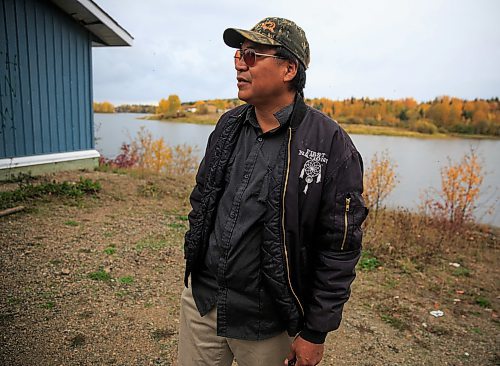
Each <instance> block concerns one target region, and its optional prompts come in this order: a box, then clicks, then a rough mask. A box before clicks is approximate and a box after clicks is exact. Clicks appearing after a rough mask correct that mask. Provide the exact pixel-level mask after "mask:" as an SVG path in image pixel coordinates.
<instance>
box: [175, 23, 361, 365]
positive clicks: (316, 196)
mask: <svg viewBox="0 0 500 366" xmlns="http://www.w3.org/2000/svg"><path fill="white" fill-rule="evenodd" d="M223 38H224V42H225V43H226V44H227V45H228V46H229V47H233V48H236V53H235V69H236V79H237V86H238V98H239V99H241V100H243V101H245V102H246V103H247V104H245V105H243V106H239V107H237V108H235V109H233V110H231V111H229V112H227V113H226V114H224V115H223V116H222V117H221V118H220V120H219V122H218V123H217V126H216V127H215V130H214V132H213V133H212V134H211V135H210V138H209V141H208V146H207V149H206V153H205V157H204V159H203V161H202V162H201V164H200V168H199V171H198V173H197V176H196V186H195V188H194V190H193V192H192V194H191V198H190V199H191V205H192V208H193V209H192V211H191V213H190V214H189V224H190V228H189V231H188V232H187V233H186V240H185V258H186V273H185V285H186V288H185V289H184V291H183V294H182V298H181V321H180V322H181V324H180V332H179V364H180V365H231V363H232V361H233V358H234V359H236V362H237V363H238V365H240V366H242V365H265V366H267V365H282V364H288V365H292V364H296V365H300V366H304V365H316V364H318V363H319V362H320V360H321V358H322V356H323V343H324V340H325V337H326V335H327V333H328V332H329V331H332V330H335V329H337V328H338V327H339V324H340V320H341V316H342V309H343V305H344V303H345V302H346V301H347V299H348V298H349V294H350V285H351V282H352V281H353V280H354V277H355V272H354V267H355V265H356V263H357V261H358V259H359V256H360V252H361V236H362V233H361V228H360V225H361V223H362V222H363V220H364V219H365V217H366V214H367V210H366V208H365V206H364V204H363V200H362V198H361V193H362V190H363V187H362V181H363V177H362V175H363V172H362V170H363V168H362V161H361V157H360V155H359V153H358V152H357V150H356V149H355V147H354V145H353V143H352V141H351V139H350V138H349V137H348V135H347V134H346V133H345V132H344V131H343V130H342V129H341V128H340V127H339V125H338V124H337V123H336V122H335V121H333V120H332V119H330V118H328V117H327V116H325V115H324V114H322V113H321V112H319V111H317V110H314V109H312V108H310V107H309V106H307V105H306V104H305V103H304V99H303V88H304V85H305V79H306V74H305V70H306V68H307V67H308V65H309V59H310V55H309V44H308V42H307V39H306V36H305V34H304V31H303V30H302V29H301V28H299V27H298V26H297V25H296V24H295V23H293V22H291V21H289V20H286V19H282V18H266V19H264V20H263V21H261V22H259V23H258V24H257V25H256V26H255V27H254V28H252V29H251V30H250V31H248V30H242V29H234V28H229V29H226V31H225V32H224V36H223ZM189 276H191V286H190V287H189V286H188V280H189Z"/></svg>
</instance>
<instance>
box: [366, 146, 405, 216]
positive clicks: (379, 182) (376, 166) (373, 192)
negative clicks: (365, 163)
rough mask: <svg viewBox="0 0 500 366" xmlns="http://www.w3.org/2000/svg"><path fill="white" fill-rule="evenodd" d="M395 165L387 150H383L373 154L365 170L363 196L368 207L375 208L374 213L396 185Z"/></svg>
mask: <svg viewBox="0 0 500 366" xmlns="http://www.w3.org/2000/svg"><path fill="white" fill-rule="evenodd" d="M396 167H397V165H396V163H394V162H393V161H392V160H391V159H390V157H389V154H388V152H387V151H383V152H382V153H381V154H380V155H379V154H378V153H375V154H374V155H373V158H372V160H371V163H370V167H369V168H368V169H367V170H366V172H365V175H364V193H363V198H364V199H365V203H366V206H367V207H368V208H369V209H375V214H377V212H378V210H379V208H381V206H382V203H383V202H384V200H385V199H386V198H387V196H389V194H390V193H391V191H392V190H393V189H394V187H395V186H396V183H397V181H396V172H395V168H396Z"/></svg>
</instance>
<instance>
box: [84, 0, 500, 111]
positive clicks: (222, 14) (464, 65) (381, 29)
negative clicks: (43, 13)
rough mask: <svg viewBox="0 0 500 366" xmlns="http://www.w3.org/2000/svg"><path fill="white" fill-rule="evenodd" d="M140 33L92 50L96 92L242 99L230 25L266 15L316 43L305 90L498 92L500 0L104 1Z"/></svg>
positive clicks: (134, 98) (333, 94)
mask: <svg viewBox="0 0 500 366" xmlns="http://www.w3.org/2000/svg"><path fill="white" fill-rule="evenodd" d="M96 1H97V3H98V4H99V5H100V6H101V7H102V8H103V9H104V10H105V11H106V12H108V14H109V15H110V16H112V17H113V18H114V19H115V20H116V21H118V23H119V24H120V25H122V26H123V27H124V28H125V29H127V30H128V31H129V32H130V33H131V34H132V36H133V37H134V38H135V40H134V45H133V47H131V48H99V49H94V54H93V60H94V99H95V100H110V101H112V102H114V103H117V104H120V103H137V102H156V101H158V100H159V99H160V98H164V97H166V96H168V95H169V94H178V95H179V96H180V98H181V100H183V101H187V100H197V99H211V98H233V97H235V96H236V85H235V72H234V69H233V68H234V64H233V59H232V56H233V50H231V49H229V48H228V47H226V46H225V45H224V43H223V41H222V33H223V31H224V29H225V28H227V27H241V28H249V27H251V26H252V25H254V24H255V23H256V22H257V21H259V20H260V19H262V18H264V17H266V16H282V17H285V18H289V19H292V20H294V21H296V23H297V24H299V25H300V26H302V28H304V30H305V31H306V34H307V36H308V39H309V43H310V45H311V52H312V55H311V66H310V68H309V70H308V80H307V85H306V89H305V92H306V96H308V97H320V96H325V97H330V98H348V97H351V96H354V97H362V96H369V97H385V98H399V97H405V96H414V97H416V98H417V99H420V100H422V99H433V98H434V97H435V96H438V95H442V94H448V95H454V96H458V97H463V98H476V97H492V96H498V95H499V94H500V71H499V69H498V66H497V65H499V64H500V50H499V48H498V47H497V45H498V44H500V27H498V25H497V20H496V14H499V13H500V2H497V1H495V0H490V1H487V0H482V1H475V2H473V1H459V2H457V1H451V0H423V1H419V2H410V1H396V0H391V1H390V0H386V1H377V2H374V1H370V0H364V1H359V0H357V1H347V0H343V1H334V2H333V1H316V0H310V1H308V2H306V3H304V2H303V1H298V0H290V1H284V0H283V1H282V0H278V1H273V2H269V1H254V2H253V3H252V6H249V5H248V4H244V5H243V4H241V3H237V2H234V1H225V0H224V1H210V2H200V1H194V0H188V1H182V2H179V1H173V0H169V1H164V0H163V1H160V0H149V1H145V2H137V1H132V0H124V1H117V0H96Z"/></svg>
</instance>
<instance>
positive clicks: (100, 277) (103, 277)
mask: <svg viewBox="0 0 500 366" xmlns="http://www.w3.org/2000/svg"><path fill="white" fill-rule="evenodd" d="M89 278H90V279H91V280H94V281H109V280H111V275H110V274H109V273H108V272H106V271H105V270H103V269H100V270H98V271H96V272H92V273H89Z"/></svg>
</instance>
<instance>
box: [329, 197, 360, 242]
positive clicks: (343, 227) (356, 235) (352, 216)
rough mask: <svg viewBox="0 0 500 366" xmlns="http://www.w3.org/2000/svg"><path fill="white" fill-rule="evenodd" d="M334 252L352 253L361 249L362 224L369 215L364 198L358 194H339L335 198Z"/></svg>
mask: <svg viewBox="0 0 500 366" xmlns="http://www.w3.org/2000/svg"><path fill="white" fill-rule="evenodd" d="M335 204H336V207H337V208H336V209H335V215H334V223H333V224H334V233H335V234H334V250H337V251H352V250H358V249H360V248H361V240H362V236H363V232H362V229H361V224H362V223H363V221H364V220H365V218H366V216H367V215H368V209H367V208H366V207H365V204H364V201H363V197H362V196H361V194H359V193H357V192H349V193H338V194H337V195H336V197H335Z"/></svg>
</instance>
